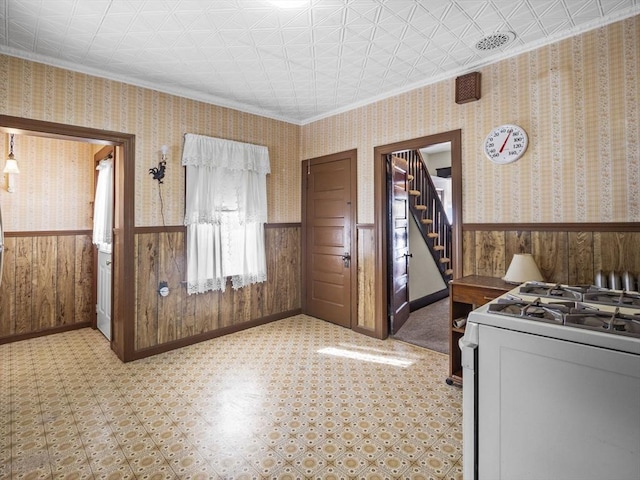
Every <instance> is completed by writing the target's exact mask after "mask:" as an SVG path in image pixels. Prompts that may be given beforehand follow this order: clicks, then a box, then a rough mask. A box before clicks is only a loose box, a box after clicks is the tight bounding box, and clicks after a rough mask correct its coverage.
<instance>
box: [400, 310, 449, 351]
mask: <svg viewBox="0 0 640 480" xmlns="http://www.w3.org/2000/svg"><path fill="white" fill-rule="evenodd" d="M393 338H395V339H396V340H402V341H403V342H407V343H411V344H413V345H418V346H420V347H424V348H428V349H429V350H435V351H436V352H440V353H446V354H448V353H449V298H444V299H442V300H439V301H437V302H435V303H432V304H431V305H427V306H426V307H423V308H421V309H420V310H416V311H415V312H411V315H410V316H409V319H408V320H407V321H406V323H405V324H404V325H403V326H402V328H400V330H399V331H398V333H396V334H395V335H394V336H393Z"/></svg>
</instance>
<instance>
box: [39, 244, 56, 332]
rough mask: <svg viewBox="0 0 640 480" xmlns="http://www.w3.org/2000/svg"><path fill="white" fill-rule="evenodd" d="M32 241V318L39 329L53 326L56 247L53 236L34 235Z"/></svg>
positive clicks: (54, 317) (54, 316)
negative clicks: (33, 265)
mask: <svg viewBox="0 0 640 480" xmlns="http://www.w3.org/2000/svg"><path fill="white" fill-rule="evenodd" d="M34 243H35V246H34V249H33V250H34V254H33V261H34V264H35V265H37V266H38V267H37V268H34V270H33V286H34V288H33V320H34V321H35V322H36V325H37V326H36V328H35V330H37V331H40V330H45V329H47V328H52V327H54V326H55V319H56V294H55V292H56V288H57V276H56V266H57V262H56V258H57V255H58V249H57V245H56V241H55V237H36V238H35V239H34Z"/></svg>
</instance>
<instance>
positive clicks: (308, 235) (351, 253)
mask: <svg viewBox="0 0 640 480" xmlns="http://www.w3.org/2000/svg"><path fill="white" fill-rule="evenodd" d="M302 192H303V194H302V245H303V255H302V259H303V260H302V278H303V281H302V290H303V292H302V299H303V304H302V311H303V312H304V313H306V314H308V315H311V316H314V317H316V318H320V319H322V320H326V321H329V322H332V323H335V324H337V325H341V326H343V327H347V328H353V326H354V323H355V322H356V319H357V302H356V301H355V299H356V298H357V294H356V292H357V269H356V262H355V260H354V259H355V257H356V255H355V248H356V229H355V215H356V211H357V210H356V198H357V197H356V151H355V150H351V151H348V152H342V153H337V154H333V155H327V156H324V157H319V158H314V159H311V160H305V161H304V162H303V163H302ZM352 257H353V258H354V259H352Z"/></svg>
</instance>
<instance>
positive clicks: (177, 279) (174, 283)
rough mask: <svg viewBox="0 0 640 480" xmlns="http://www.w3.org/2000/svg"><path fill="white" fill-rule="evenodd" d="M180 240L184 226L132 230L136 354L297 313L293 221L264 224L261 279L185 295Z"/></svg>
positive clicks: (297, 272)
mask: <svg viewBox="0 0 640 480" xmlns="http://www.w3.org/2000/svg"><path fill="white" fill-rule="evenodd" d="M185 240H186V232H185V229H184V227H166V228H165V227H138V228H136V229H135V252H136V258H135V264H136V282H135V284H136V317H135V318H136V321H135V352H136V353H135V356H136V357H137V358H141V357H145V356H149V355H153V354H156V353H160V352H162V351H167V350H171V349H174V348H178V347H181V346H185V345H189V344H192V343H196V342H200V341H203V340H207V339H210V338H214V337H217V336H221V335H225V334H227V333H232V332H234V331H238V330H242V329H245V328H249V327H252V326H256V325H260V324H263V323H267V322H271V321H274V320H278V319H281V318H286V317H289V316H292V315H295V314H298V313H300V311H301V258H300V241H301V227H300V224H299V223H291V224H289V223H287V224H267V225H265V248H266V257H267V281H266V282H264V283H259V284H254V285H251V286H250V287H245V288H241V289H239V290H234V289H233V288H232V287H231V284H230V283H228V284H227V288H226V291H225V292H224V293H222V292H207V293H200V294H195V295H187V290H186V284H185V282H184V280H185V279H186V250H185ZM161 282H166V283H167V286H168V287H169V292H170V293H169V295H168V296H166V297H162V296H160V295H159V293H158V290H159V285H160V283H161Z"/></svg>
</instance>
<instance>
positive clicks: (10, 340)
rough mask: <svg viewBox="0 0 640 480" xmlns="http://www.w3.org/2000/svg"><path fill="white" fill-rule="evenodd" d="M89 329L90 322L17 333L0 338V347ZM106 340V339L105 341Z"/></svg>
mask: <svg viewBox="0 0 640 480" xmlns="http://www.w3.org/2000/svg"><path fill="white" fill-rule="evenodd" d="M87 327H91V322H81V323H72V324H70V325H61V326H59V327H53V328H47V329H45V330H39V331H37V332H29V333H19V334H17V335H9V336H6V337H2V338H0V345H2V344H4V343H13V342H19V341H21V340H28V339H30V338H37V337H44V336H45V335H53V334H54V333H62V332H69V331H71V330H80V329H81V328H87ZM105 340H106V339H105Z"/></svg>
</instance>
